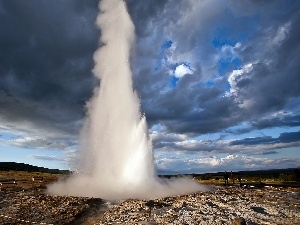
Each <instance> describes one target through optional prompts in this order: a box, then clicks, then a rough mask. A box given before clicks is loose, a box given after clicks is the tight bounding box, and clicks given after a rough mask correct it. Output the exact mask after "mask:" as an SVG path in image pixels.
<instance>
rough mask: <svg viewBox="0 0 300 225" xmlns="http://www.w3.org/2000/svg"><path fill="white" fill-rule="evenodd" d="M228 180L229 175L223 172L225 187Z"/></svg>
mask: <svg viewBox="0 0 300 225" xmlns="http://www.w3.org/2000/svg"><path fill="white" fill-rule="evenodd" d="M228 178H229V174H228V173H227V172H226V171H225V174H224V181H225V186H227V185H228Z"/></svg>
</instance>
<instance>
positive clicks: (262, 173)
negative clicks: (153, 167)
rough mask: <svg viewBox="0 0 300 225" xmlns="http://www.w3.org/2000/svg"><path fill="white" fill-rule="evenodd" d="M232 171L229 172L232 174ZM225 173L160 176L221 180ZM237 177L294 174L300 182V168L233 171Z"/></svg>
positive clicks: (273, 176) (271, 176) (272, 176)
mask: <svg viewBox="0 0 300 225" xmlns="http://www.w3.org/2000/svg"><path fill="white" fill-rule="evenodd" d="M230 172H231V171H227V173H229V174H230ZM224 173H225V171H224V172H215V173H193V174H178V175H159V176H160V177H166V178H171V177H177V176H192V177H194V178H197V179H198V178H199V179H202V180H209V179H221V178H223V176H224ZM233 174H234V176H235V177H237V176H240V177H252V178H253V177H258V178H279V176H280V174H294V175H295V176H296V179H297V180H299V177H300V168H299V167H298V168H287V169H270V170H253V171H233Z"/></svg>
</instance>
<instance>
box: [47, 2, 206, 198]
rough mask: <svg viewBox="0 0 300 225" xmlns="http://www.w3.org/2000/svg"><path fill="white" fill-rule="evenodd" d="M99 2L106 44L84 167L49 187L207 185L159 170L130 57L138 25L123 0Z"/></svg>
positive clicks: (130, 193) (177, 190) (168, 189)
mask: <svg viewBox="0 0 300 225" xmlns="http://www.w3.org/2000/svg"><path fill="white" fill-rule="evenodd" d="M99 8H100V13H99V15H98V17H97V25H98V26H99V28H100V29H101V40H100V42H101V47H100V48H99V49H98V50H97V51H96V52H95V54H94V60H95V68H94V70H93V73H94V75H95V76H96V77H97V78H99V79H100V80H101V84H100V88H96V89H95V90H94V96H93V97H92V99H91V100H90V101H89V102H88V104H87V108H88V116H87V119H86V122H85V125H84V127H83V129H82V131H81V138H80V151H79V157H78V159H79V160H78V165H77V166H78V171H79V172H78V173H77V174H74V175H72V176H71V177H70V178H69V179H67V180H65V181H61V182H57V183H55V184H52V185H50V186H48V192H49V193H50V194H60V195H74V196H89V197H100V198H104V199H126V198H146V199H147V198H148V199H149V198H154V197H163V196H171V195H177V194H184V193H188V192H195V191H200V190H204V189H205V188H204V187H203V186H200V185H199V184H197V183H196V182H194V181H192V180H190V179H186V178H180V179H174V180H172V179H171V180H166V179H161V178H159V177H158V176H157V174H156V169H155V166H154V160H153V153H152V144H151V141H149V138H148V130H147V124H146V119H145V116H142V115H141V113H140V103H139V99H138V95H137V93H136V92H135V91H134V90H133V88H132V77H131V70H130V63H129V59H130V50H131V46H132V44H133V42H134V25H133V23H132V21H131V19H130V16H129V14H128V12H127V10H126V5H125V3H124V1H123V0H102V1H101V2H100V4H99Z"/></svg>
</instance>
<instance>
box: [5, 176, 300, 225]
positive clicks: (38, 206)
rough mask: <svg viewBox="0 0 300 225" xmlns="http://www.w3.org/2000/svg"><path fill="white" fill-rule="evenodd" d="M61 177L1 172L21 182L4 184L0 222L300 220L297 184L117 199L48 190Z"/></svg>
mask: <svg viewBox="0 0 300 225" xmlns="http://www.w3.org/2000/svg"><path fill="white" fill-rule="evenodd" d="M33 176H37V177H43V180H42V181H35V182H33V181H32V177H33ZM63 176H64V175H52V174H45V173H29V172H15V171H13V172H10V171H8V172H0V180H2V181H4V180H8V179H15V181H16V182H17V184H6V185H2V186H1V190H0V224H1V225H2V224H3V225H8V224H10V225H11V224H74V225H75V224H76V225H80V224H87V225H89V224H233V220H238V219H240V220H243V219H244V220H245V222H246V224H248V225H258V224H300V188H299V187H288V186H285V187H279V186H278V187H272V186H264V187H255V186H253V185H248V186H246V187H244V188H240V187H239V186H238V185H231V186H228V187H225V186H223V185H222V183H219V184H216V185H214V186H213V189H212V190H211V191H209V192H202V193H201V192H200V193H193V194H188V195H182V196H173V197H167V198H159V199H153V200H137V199H129V200H124V201H116V202H110V201H105V200H102V199H98V198H82V197H70V196H49V195H47V194H45V190H46V185H47V184H48V183H50V182H54V181H55V180H57V179H58V178H63Z"/></svg>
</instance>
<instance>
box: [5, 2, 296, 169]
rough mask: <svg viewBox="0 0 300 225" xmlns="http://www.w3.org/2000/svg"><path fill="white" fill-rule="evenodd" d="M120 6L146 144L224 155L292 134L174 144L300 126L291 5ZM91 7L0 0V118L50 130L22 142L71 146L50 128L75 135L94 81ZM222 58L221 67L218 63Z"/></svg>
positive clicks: (94, 7) (93, 7)
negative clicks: (179, 69)
mask: <svg viewBox="0 0 300 225" xmlns="http://www.w3.org/2000/svg"><path fill="white" fill-rule="evenodd" d="M126 3H127V6H128V9H129V13H130V15H131V17H132V19H133V22H134V24H135V29H136V35H137V36H136V46H135V47H134V49H133V59H132V60H133V62H132V70H133V80H134V86H135V88H136V89H137V91H138V93H139V94H140V97H141V106H142V111H143V112H144V113H145V115H146V118H147V122H148V123H149V125H150V127H153V126H154V125H157V124H160V125H161V126H162V127H163V129H162V130H163V131H160V132H158V133H159V134H157V136H156V138H154V147H155V148H157V149H167V148H169V149H175V150H183V151H185V150H187V151H189V150H195V151H207V152H208V151H209V152H212V151H217V152H227V153H228V152H230V151H236V152H237V151H242V150H241V148H240V146H246V147H247V146H250V147H252V146H253V145H263V147H265V146H266V145H269V144H270V145H272V144H274V143H275V144H278V143H282V144H284V143H290V142H297V141H299V136H298V135H299V132H289V133H287V132H286V133H282V134H281V135H280V136H279V137H278V138H273V137H271V136H270V135H269V134H267V135H266V136H264V137H254V138H244V139H241V140H235V141H232V142H231V143H230V144H231V145H230V146H229V147H228V143H226V142H225V141H223V142H222V141H219V142H217V141H211V142H209V141H205V142H203V143H201V142H195V143H193V142H192V141H191V140H188V142H187V143H184V144H181V142H183V141H184V140H185V139H189V138H190V139H192V138H193V137H197V136H199V135H205V134H212V133H217V132H221V133H222V134H223V135H227V134H234V135H239V134H246V133H248V132H250V131H255V130H257V129H258V130H263V129H265V128H274V127H276V128H290V127H298V126H299V125H300V114H299V96H300V76H299V71H300V67H299V66H300V64H299V61H300V58H299V57H300V56H299V52H300V43H299V40H300V30H299V28H298V24H300V13H299V12H300V11H299V9H300V3H299V2H298V1H289V3H288V4H287V3H286V1H239V2H237V1H228V2H226V1H224V2H220V1H185V0H184V1H183V0H178V1H170V0H145V1H144V0H143V1H137V0H127V1H126ZM97 12H98V0H89V1H82V0H57V1H49V0H32V1H19V0H9V1H6V0H0V122H1V124H5V125H6V127H9V126H10V129H11V131H13V130H14V129H16V130H17V129H20V130H22V129H25V127H27V128H28V129H30V130H35V131H36V132H37V133H38V132H41V131H43V132H41V133H42V134H43V135H44V136H45V137H47V135H48V136H49V133H51V138H49V139H46V138H45V137H38V136H34V135H33V136H32V139H31V141H28V142H27V143H26V142H20V144H21V143H22V147H26V145H27V146H28V147H38V146H45V147H46V146H47V145H48V146H51V147H53V146H56V147H57V148H58V147H59V146H60V147H61V148H67V147H68V146H70V145H74V141H72V140H69V139H68V140H67V141H62V140H61V139H60V136H63V137H66V138H70V137H69V135H70V136H72V137H73V138H74V139H75V138H76V136H75V135H76V134H78V133H79V130H80V128H81V125H82V119H83V118H84V115H85V102H86V101H87V100H88V99H89V98H90V97H91V95H92V92H93V88H94V87H95V86H96V85H98V81H97V80H96V79H95V78H94V77H93V75H92V73H91V70H92V68H93V65H94V62H93V53H94V51H95V50H96V49H97V46H98V37H99V35H100V31H99V30H98V28H97V27H96V25H95V20H96V16H97ZM170 41H171V42H172V44H171V45H170V46H169V47H168V48H167V47H166V46H165V43H166V42H168V43H171V42H170ZM163 46H165V47H163ZM224 62H226V63H228V66H227V67H224V68H221V67H222V63H223V64H224ZM182 63H186V64H187V65H189V66H190V68H191V70H192V72H193V73H192V74H187V75H184V76H183V77H181V78H179V79H178V81H177V83H176V85H174V83H172V79H173V77H172V76H173V75H174V70H175V68H176V65H179V64H182ZM247 65H248V66H249V67H248V69H247ZM233 71H235V75H234V73H233ZM230 78H232V79H231V80H230ZM173 81H174V80H173ZM243 124H246V125H247V126H246V127H243V126H242V128H236V127H238V126H239V125H243ZM22 132H23V134H24V133H25V130H22ZM282 132H283V131H282ZM54 133H55V134H56V137H55V134H54ZM166 134H172V135H169V136H168V135H166ZM179 134H184V135H182V136H180V135H179ZM24 136H25V134H24ZM24 140H25V139H24ZM46 140H47V141H46ZM229 142H230V141H229ZM284 146H287V145H284ZM235 147H237V148H239V150H237V149H235ZM228 149H229V150H228ZM270 149H272V148H270ZM264 153H265V154H266V153H270V154H271V153H273V152H272V151H270V150H268V148H266V150H265V152H264ZM243 160H244V161H243ZM243 160H242V161H243V162H245V163H246V162H247V160H246V159H243ZM195 165H196V164H195ZM278 165H279V164H278ZM220 168H221V167H220Z"/></svg>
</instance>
